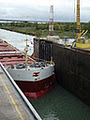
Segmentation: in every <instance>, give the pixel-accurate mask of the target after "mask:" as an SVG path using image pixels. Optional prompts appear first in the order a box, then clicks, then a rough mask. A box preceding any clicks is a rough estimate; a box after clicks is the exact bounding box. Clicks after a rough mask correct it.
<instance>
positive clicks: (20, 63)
mask: <svg viewBox="0 0 90 120" xmlns="http://www.w3.org/2000/svg"><path fill="white" fill-rule="evenodd" d="M27 46H28V45H27V39H26V48H25V54H24V53H21V52H20V51H19V50H18V49H16V48H15V47H13V46H11V45H10V44H8V43H7V42H6V41H3V40H0V62H1V63H2V64H3V65H4V66H5V68H6V69H7V71H8V72H9V74H10V75H11V77H12V78H13V79H14V80H15V82H16V83H17V84H18V86H19V87H20V88H21V90H22V91H23V92H24V94H25V95H26V96H27V97H28V98H38V97H40V96H42V95H44V94H45V93H47V92H48V91H49V90H50V89H51V88H52V85H53V83H54V82H55V74H54V65H55V64H54V63H53V61H50V62H46V61H35V60H34V59H32V58H30V57H29V56H28V55H27V52H28V47H27Z"/></svg>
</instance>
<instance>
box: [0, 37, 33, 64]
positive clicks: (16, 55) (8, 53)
mask: <svg viewBox="0 0 90 120" xmlns="http://www.w3.org/2000/svg"><path fill="white" fill-rule="evenodd" d="M0 62H1V63H2V64H3V65H4V66H5V65H6V66H10V65H11V64H13V65H16V64H17V63H25V54H24V53H21V52H20V51H19V50H18V49H17V48H15V47H13V46H12V45H10V44H8V43H7V42H6V41H3V40H1V39H0ZM32 62H33V59H32V60H31V59H30V57H28V64H30V63H32Z"/></svg>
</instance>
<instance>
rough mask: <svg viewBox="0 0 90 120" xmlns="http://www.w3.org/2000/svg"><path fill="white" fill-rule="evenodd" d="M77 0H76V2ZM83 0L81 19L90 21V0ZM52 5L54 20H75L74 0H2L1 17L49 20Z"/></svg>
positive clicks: (0, 0)
mask: <svg viewBox="0 0 90 120" xmlns="http://www.w3.org/2000/svg"><path fill="white" fill-rule="evenodd" d="M76 1H77V0H75V3H76ZM80 1H81V21H83V22H88V21H90V0H80ZM50 5H53V6H54V20H58V21H61V22H63V21H64V22H68V21H73V20H74V0H0V18H6V19H7V18H10V19H24V20H49V16H50Z"/></svg>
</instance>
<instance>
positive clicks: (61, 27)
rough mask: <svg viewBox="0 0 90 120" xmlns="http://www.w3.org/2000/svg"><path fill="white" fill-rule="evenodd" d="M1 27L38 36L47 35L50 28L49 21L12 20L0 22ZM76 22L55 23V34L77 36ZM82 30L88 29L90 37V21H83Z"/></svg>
mask: <svg viewBox="0 0 90 120" xmlns="http://www.w3.org/2000/svg"><path fill="white" fill-rule="evenodd" d="M0 28H3V29H8V30H11V31H17V32H21V33H25V34H30V35H37V36H44V37H45V36H47V35H48V30H49V23H42V24H40V23H30V22H27V21H25V22H18V23H16V22H11V23H0ZM75 29H76V23H73V22H68V23H60V22H58V23H54V35H58V36H60V37H61V36H69V37H71V38H73V37H75ZM81 29H82V30H88V33H87V34H86V35H87V37H90V22H88V23H81Z"/></svg>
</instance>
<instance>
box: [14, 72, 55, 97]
mask: <svg viewBox="0 0 90 120" xmlns="http://www.w3.org/2000/svg"><path fill="white" fill-rule="evenodd" d="M54 82H55V74H53V75H52V76H50V77H49V78H46V79H44V80H40V81H35V82H30V81H16V83H17V84H18V86H19V87H20V89H21V90H22V91H23V92H24V94H25V96H27V97H28V98H39V97H40V96H42V95H44V94H45V93H47V92H48V91H49V90H50V89H51V88H52V85H53V83H54Z"/></svg>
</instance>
